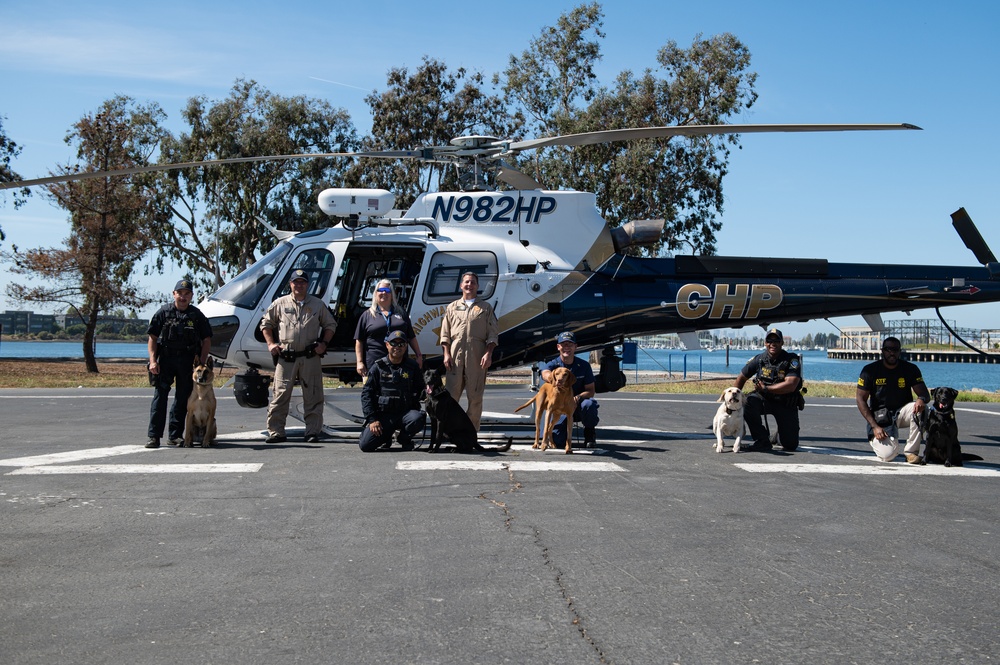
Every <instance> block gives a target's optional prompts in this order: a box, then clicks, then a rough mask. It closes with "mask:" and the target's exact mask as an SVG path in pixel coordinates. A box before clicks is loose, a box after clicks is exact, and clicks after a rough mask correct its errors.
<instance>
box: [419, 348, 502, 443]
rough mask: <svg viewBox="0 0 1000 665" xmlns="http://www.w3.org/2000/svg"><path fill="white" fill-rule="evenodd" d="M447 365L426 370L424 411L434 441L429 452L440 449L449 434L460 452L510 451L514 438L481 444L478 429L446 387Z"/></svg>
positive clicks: (449, 437) (449, 438) (450, 439)
mask: <svg viewBox="0 0 1000 665" xmlns="http://www.w3.org/2000/svg"><path fill="white" fill-rule="evenodd" d="M444 372H445V370H444V367H443V366H442V367H438V368H437V369H429V370H426V371H425V372H424V381H425V382H426V383H427V394H426V395H425V396H424V400H425V402H426V403H425V405H424V410H425V411H426V412H427V417H428V418H430V421H431V443H430V446H429V447H428V449H427V452H429V453H433V452H437V450H438V448H440V447H441V438H442V437H447V438H448V440H449V441H451V442H452V443H453V444H455V448H457V449H458V452H460V453H480V452H503V451H505V450H510V445H511V443H512V442H513V439H511V438H508V439H507V443H506V444H504V445H503V446H500V447H499V448H484V447H483V446H481V445H479V437H478V436H477V434H476V428H475V426H474V425H473V424H472V420H470V419H469V416H468V414H467V413H465V411H464V410H462V407H461V405H459V403H458V402H456V401H455V398H454V397H452V396H451V394H450V393H449V392H448V391H447V390H446V389H445V387H444V382H443V381H442V377H443V376H444Z"/></svg>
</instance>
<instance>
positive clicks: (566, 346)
mask: <svg viewBox="0 0 1000 665" xmlns="http://www.w3.org/2000/svg"><path fill="white" fill-rule="evenodd" d="M556 348H557V349H558V350H559V355H558V356H556V357H555V358H553V359H552V360H550V361H549V362H547V363H545V364H544V365H542V366H541V368H540V369H541V374H542V380H543V381H546V382H548V381H550V380H551V377H552V370H554V369H556V368H557V367H565V368H566V369H568V370H569V371H571V372H573V376H575V377H576V383H574V384H573V400H574V401H575V402H576V411H575V412H574V413H573V422H575V423H581V424H582V425H583V446H584V447H585V448H593V447H594V446H596V445H597V424H598V423H599V422H601V418H600V416H598V415H597V410H598V409H599V408H600V404H598V403H597V400H596V399H594V395H596V394H597V389H596V387H595V386H596V380H595V379H594V368H593V367H591V366H590V363H588V362H587V361H586V360H584V359H583V358H577V357H576V335H574V334H573V333H571V332H569V331H566V332H562V333H559V336H558V337H556ZM566 436H567V432H566V416H561V417H560V418H559V421H558V422H557V423H556V424H555V425H553V426H552V441H553V443H555V444H556V447H557V448H562V447H563V446H565V445H566Z"/></svg>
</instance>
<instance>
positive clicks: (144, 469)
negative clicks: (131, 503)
mask: <svg viewBox="0 0 1000 665" xmlns="http://www.w3.org/2000/svg"><path fill="white" fill-rule="evenodd" d="M263 466H264V464H263V463H261V464H80V465H76V466H72V465H69V466H26V467H24V468H21V469H18V470H17V471H11V472H10V473H8V474H6V475H8V476H41V475H64V474H73V473H256V472H258V471H260V469H261V467H263Z"/></svg>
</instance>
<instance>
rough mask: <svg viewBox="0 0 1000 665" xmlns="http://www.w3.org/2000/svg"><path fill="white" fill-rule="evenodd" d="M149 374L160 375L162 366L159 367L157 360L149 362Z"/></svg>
mask: <svg viewBox="0 0 1000 665" xmlns="http://www.w3.org/2000/svg"><path fill="white" fill-rule="evenodd" d="M149 372H150V374H159V373H160V365H159V363H157V362H156V361H155V360H150V361H149Z"/></svg>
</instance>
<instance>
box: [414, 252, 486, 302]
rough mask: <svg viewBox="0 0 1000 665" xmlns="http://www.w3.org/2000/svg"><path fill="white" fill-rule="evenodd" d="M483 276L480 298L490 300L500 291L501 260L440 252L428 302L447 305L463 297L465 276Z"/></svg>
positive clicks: (427, 289) (434, 263)
mask: <svg viewBox="0 0 1000 665" xmlns="http://www.w3.org/2000/svg"><path fill="white" fill-rule="evenodd" d="M470 270H471V271H473V272H475V273H476V274H477V275H479V296H480V297H482V298H490V297H492V296H493V292H494V291H495V290H496V284H497V274H498V271H497V257H496V255H495V254H493V253H492V252H439V253H438V254H435V255H434V257H433V258H432V259H431V268H430V270H429V272H428V275H427V284H426V285H425V287H424V302H426V303H427V304H436V303H447V302H451V301H452V300H455V298H457V297H459V296H460V295H461V294H462V289H461V288H459V284H460V283H461V280H462V273H465V272H469V271H470Z"/></svg>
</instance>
